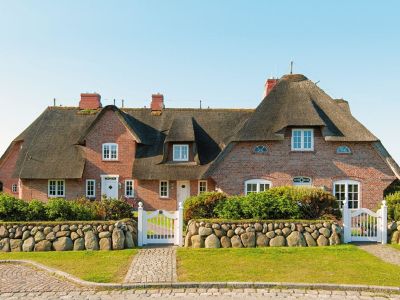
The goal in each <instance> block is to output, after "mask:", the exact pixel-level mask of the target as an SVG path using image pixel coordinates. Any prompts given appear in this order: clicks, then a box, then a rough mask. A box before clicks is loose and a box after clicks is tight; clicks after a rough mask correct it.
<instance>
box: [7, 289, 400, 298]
mask: <svg viewBox="0 0 400 300" xmlns="http://www.w3.org/2000/svg"><path fill="white" fill-rule="evenodd" d="M149 298H159V299H195V300H196V299H218V300H220V299H242V300H247V299H249V300H250V299H278V300H279V299H335V300H336V299H337V300H347V299H348V300H350V299H351V300H355V299H360V300H361V299H365V300H369V299H396V300H399V299H400V295H394V294H393V295H389V294H386V295H385V294H382V293H372V292H356V291H349V292H345V291H327V290H301V289H296V290H293V289H235V290H230V289H216V288H210V289H173V290H171V289H162V290H158V289H155V290H118V291H97V292H96V291H84V292H64V293H59V292H58V293H57V292H45V293H9V294H0V299H10V300H11V299H15V300H17V299H57V300H62V299H69V300H74V299H88V300H103V299H104V300H106V299H107V300H111V299H112V300H120V299H121V300H122V299H149Z"/></svg>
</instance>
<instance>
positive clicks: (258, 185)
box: [244, 179, 272, 195]
mask: <svg viewBox="0 0 400 300" xmlns="http://www.w3.org/2000/svg"><path fill="white" fill-rule="evenodd" d="M248 184H257V188H256V191H255V193H259V192H260V184H268V185H269V188H271V187H272V182H271V181H269V180H265V179H250V180H246V181H245V182H244V194H245V195H248V194H249V193H252V192H248V191H247V185H248ZM264 191H266V190H264Z"/></svg>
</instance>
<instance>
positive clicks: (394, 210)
mask: <svg viewBox="0 0 400 300" xmlns="http://www.w3.org/2000/svg"><path fill="white" fill-rule="evenodd" d="M385 200H386V204H387V206H388V219H391V220H394V221H400V191H399V192H395V193H393V194H389V195H387V196H386V198H385Z"/></svg>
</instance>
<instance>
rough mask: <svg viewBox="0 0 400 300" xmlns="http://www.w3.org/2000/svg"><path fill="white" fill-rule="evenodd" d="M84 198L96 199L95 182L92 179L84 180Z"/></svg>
mask: <svg viewBox="0 0 400 300" xmlns="http://www.w3.org/2000/svg"><path fill="white" fill-rule="evenodd" d="M86 197H87V198H95V197H96V180H94V179H88V180H86Z"/></svg>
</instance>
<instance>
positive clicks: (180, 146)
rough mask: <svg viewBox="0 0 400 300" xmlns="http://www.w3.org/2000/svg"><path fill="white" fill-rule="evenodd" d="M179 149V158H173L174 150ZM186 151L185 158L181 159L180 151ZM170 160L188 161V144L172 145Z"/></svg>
mask: <svg viewBox="0 0 400 300" xmlns="http://www.w3.org/2000/svg"><path fill="white" fill-rule="evenodd" d="M176 148H179V149H180V150H179V155H180V157H176V156H175V149H176ZM183 148H185V149H186V154H187V155H186V158H182V149H183ZM172 160H173V161H189V145H188V144H174V145H173V146H172Z"/></svg>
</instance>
